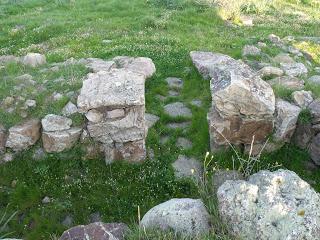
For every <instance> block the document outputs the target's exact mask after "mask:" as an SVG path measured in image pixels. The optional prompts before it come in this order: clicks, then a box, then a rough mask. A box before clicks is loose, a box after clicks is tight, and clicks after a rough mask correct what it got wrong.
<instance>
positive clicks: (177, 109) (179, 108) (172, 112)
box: [164, 102, 192, 117]
mask: <svg viewBox="0 0 320 240" xmlns="http://www.w3.org/2000/svg"><path fill="white" fill-rule="evenodd" d="M164 111H165V113H166V114H168V115H169V116H170V117H192V112H191V110H190V109H189V108H187V107H186V106H185V105H184V104H183V103H181V102H175V103H170V104H168V105H166V106H164Z"/></svg>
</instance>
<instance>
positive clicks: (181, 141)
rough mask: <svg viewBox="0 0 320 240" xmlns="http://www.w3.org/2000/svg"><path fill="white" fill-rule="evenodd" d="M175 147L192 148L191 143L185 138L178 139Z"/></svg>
mask: <svg viewBox="0 0 320 240" xmlns="http://www.w3.org/2000/svg"><path fill="white" fill-rule="evenodd" d="M177 147H180V148H183V149H190V148H192V142H191V141H190V140H189V139H187V138H183V137H179V138H178V140H177Z"/></svg>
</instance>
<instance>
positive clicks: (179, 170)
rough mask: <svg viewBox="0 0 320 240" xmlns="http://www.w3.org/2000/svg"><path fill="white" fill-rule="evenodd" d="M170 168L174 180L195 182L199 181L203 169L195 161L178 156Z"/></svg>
mask: <svg viewBox="0 0 320 240" xmlns="http://www.w3.org/2000/svg"><path fill="white" fill-rule="evenodd" d="M172 167H173V169H174V174H175V177H176V178H191V179H193V180H195V181H197V182H200V181H201V178H202V175H203V169H202V165H201V163H200V162H199V161H198V160H197V159H194V158H189V157H187V156H183V155H179V156H178V159H177V160H176V161H175V162H174V163H173V164H172Z"/></svg>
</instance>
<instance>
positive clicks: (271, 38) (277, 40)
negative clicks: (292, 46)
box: [268, 34, 281, 44]
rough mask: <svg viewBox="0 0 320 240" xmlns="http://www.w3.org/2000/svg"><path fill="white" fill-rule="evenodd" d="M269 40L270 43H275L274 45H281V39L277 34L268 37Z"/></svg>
mask: <svg viewBox="0 0 320 240" xmlns="http://www.w3.org/2000/svg"><path fill="white" fill-rule="evenodd" d="M268 39H269V41H270V42H272V43H274V44H279V43H281V39H280V37H279V36H277V35H275V34H270V35H269V36H268Z"/></svg>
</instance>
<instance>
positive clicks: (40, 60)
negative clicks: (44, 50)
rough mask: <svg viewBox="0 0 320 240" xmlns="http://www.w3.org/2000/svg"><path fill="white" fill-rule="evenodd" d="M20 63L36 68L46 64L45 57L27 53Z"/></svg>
mask: <svg viewBox="0 0 320 240" xmlns="http://www.w3.org/2000/svg"><path fill="white" fill-rule="evenodd" d="M21 62H22V63H23V64H25V65H29V66H31V67H37V66H40V65H43V64H46V62H47V61H46V56H45V55H42V54H40V53H28V54H27V55H26V56H24V57H23V58H22V59H21Z"/></svg>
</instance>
